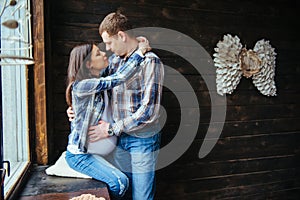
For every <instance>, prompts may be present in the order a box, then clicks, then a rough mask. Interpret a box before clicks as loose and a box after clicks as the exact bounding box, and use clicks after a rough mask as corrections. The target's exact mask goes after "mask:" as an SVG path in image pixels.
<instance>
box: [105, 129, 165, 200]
mask: <svg viewBox="0 0 300 200" xmlns="http://www.w3.org/2000/svg"><path fill="white" fill-rule="evenodd" d="M142 135H145V136H146V135H153V132H152V133H150V132H149V133H145V132H144V133H142ZM160 135H161V134H160V133H157V134H154V135H153V136H150V137H142V138H141V137H135V136H132V135H128V134H126V133H122V134H121V135H120V136H119V140H118V145H117V147H116V149H115V150H114V151H113V153H112V154H111V155H110V156H111V157H110V162H111V163H112V164H113V165H114V166H116V167H118V168H119V169H120V170H121V171H123V172H124V173H126V174H127V176H128V177H129V180H130V186H131V187H132V199H133V200H152V199H154V194H155V166H156V161H157V156H158V151H159V147H160Z"/></svg>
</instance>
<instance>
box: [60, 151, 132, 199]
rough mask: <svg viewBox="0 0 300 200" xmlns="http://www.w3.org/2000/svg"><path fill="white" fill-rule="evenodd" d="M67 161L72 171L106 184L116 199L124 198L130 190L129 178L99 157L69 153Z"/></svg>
mask: <svg viewBox="0 0 300 200" xmlns="http://www.w3.org/2000/svg"><path fill="white" fill-rule="evenodd" d="M66 160H67V163H68V164H69V166H70V167H71V168H72V169H74V170H76V171H78V172H81V173H83V174H86V175H88V176H90V177H92V178H94V179H96V180H99V181H102V182H104V183H106V184H107V185H108V188H109V190H110V193H111V194H112V195H113V196H114V197H117V198H120V197H122V196H123V195H124V194H125V192H126V191H127V189H128V186H129V179H128V178H127V176H126V175H125V174H124V173H122V172H121V171H120V170H118V169H117V168H115V167H114V166H113V165H111V164H110V163H109V162H108V161H106V160H105V159H104V158H103V157H101V156H99V155H93V154H72V153H70V152H69V151H67V153H66Z"/></svg>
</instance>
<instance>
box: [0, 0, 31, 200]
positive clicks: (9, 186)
mask: <svg viewBox="0 0 300 200" xmlns="http://www.w3.org/2000/svg"><path fill="white" fill-rule="evenodd" d="M25 1H26V2H27V6H29V1H27V0H25ZM19 2H20V1H19ZM21 5H22V6H23V7H24V9H23V8H22V9H16V11H14V12H13V13H14V15H13V16H11V12H4V13H3V15H2V16H1V18H0V24H2V23H3V22H4V21H6V20H7V19H10V18H12V17H14V18H15V19H20V20H22V19H24V16H25V15H26V11H25V6H24V5H25V4H21ZM12 9H14V8H12ZM30 28H31V27H30V26H26V25H22V24H21V23H20V25H19V27H18V30H15V29H8V28H4V27H1V30H0V36H1V37H0V38H8V37H9V36H10V35H16V31H17V32H19V33H22V37H27V36H28V34H29V33H30V31H31V30H30ZM0 42H1V43H0V45H1V49H10V50H9V51H11V49H15V52H14V53H15V55H17V56H22V55H21V53H22V52H21V50H20V49H22V48H23V46H22V45H23V43H22V42H21V41H20V42H18V41H14V42H11V41H7V40H2V39H1V41H0ZM0 73H1V81H2V82H1V84H2V88H1V90H2V97H1V98H2V119H1V120H2V129H3V130H2V132H3V136H2V139H3V160H4V161H8V162H10V175H9V176H8V173H6V176H5V181H4V198H5V199H7V198H8V197H9V196H10V195H11V194H12V192H13V191H14V189H15V187H16V186H17V185H18V184H19V180H20V179H21V177H22V176H23V175H24V173H25V172H26V171H27V169H28V168H29V165H30V163H31V162H30V144H29V120H28V119H29V116H28V110H29V109H28V69H27V66H26V65H24V64H23V65H11V66H10V65H9V64H8V65H5V66H1V70H0ZM5 167H7V166H6V165H5V164H4V168H5Z"/></svg>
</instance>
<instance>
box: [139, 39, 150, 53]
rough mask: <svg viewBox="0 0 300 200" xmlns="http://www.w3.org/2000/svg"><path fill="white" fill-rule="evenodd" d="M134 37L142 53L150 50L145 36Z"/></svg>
mask: <svg viewBox="0 0 300 200" xmlns="http://www.w3.org/2000/svg"><path fill="white" fill-rule="evenodd" d="M136 39H137V40H138V41H139V50H141V52H142V53H143V54H145V53H146V52H148V51H151V47H150V45H149V41H148V40H147V38H145V37H143V36H139V37H137V38H136Z"/></svg>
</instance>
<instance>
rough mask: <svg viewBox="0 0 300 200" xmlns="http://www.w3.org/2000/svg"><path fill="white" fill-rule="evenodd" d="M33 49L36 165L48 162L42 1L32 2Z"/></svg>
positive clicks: (35, 0)
mask: <svg viewBox="0 0 300 200" xmlns="http://www.w3.org/2000/svg"><path fill="white" fill-rule="evenodd" d="M32 20H33V41H34V42H33V49H34V60H35V65H34V92H35V95H34V101H35V132H36V141H35V142H36V158H37V163H38V164H47V162H48V141H47V119H46V78H45V34H44V0H32Z"/></svg>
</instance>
